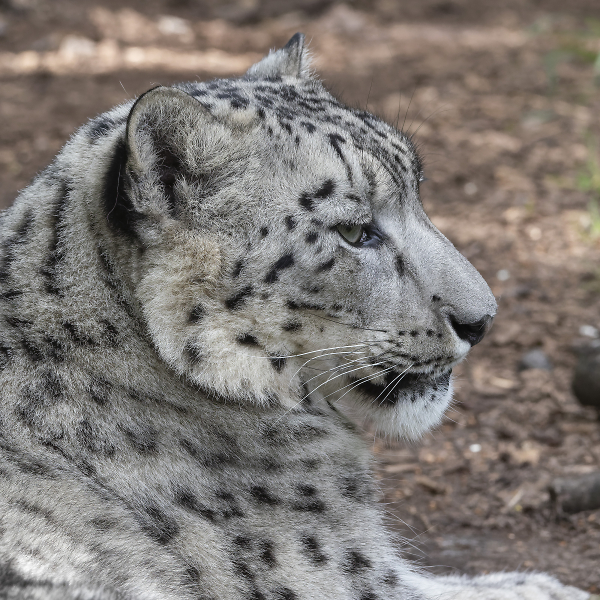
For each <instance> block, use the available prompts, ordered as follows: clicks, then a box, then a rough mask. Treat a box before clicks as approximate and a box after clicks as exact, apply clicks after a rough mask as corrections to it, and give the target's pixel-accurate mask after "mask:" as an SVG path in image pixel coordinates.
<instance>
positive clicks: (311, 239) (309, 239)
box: [304, 231, 319, 244]
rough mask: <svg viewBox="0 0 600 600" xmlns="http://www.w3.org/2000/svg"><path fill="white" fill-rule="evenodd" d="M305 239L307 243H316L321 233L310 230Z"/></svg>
mask: <svg viewBox="0 0 600 600" xmlns="http://www.w3.org/2000/svg"><path fill="white" fill-rule="evenodd" d="M304 239H305V240H306V243H307V244H314V243H315V242H316V241H317V240H318V239H319V234H318V233H316V232H315V231H309V232H308V233H307V234H306V236H305V238H304Z"/></svg>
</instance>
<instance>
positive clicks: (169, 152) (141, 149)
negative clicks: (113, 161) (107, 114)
mask: <svg viewBox="0 0 600 600" xmlns="http://www.w3.org/2000/svg"><path fill="white" fill-rule="evenodd" d="M207 119H208V120H212V117H211V115H210V114H209V113H208V111H206V109H205V108H204V107H203V106H202V105H201V104H200V103H199V102H198V101H197V100H195V99H194V98H192V97H191V96H190V95H189V94H186V93H185V92H183V91H182V90H179V89H176V88H171V87H163V86H159V87H155V88H153V89H151V90H149V91H148V92H146V93H145V94H142V95H141V96H140V97H139V98H138V99H137V101H136V102H135V104H134V105H133V107H132V109H131V112H130V113H129V118H128V121H127V133H126V143H127V149H128V152H127V155H128V167H129V168H130V169H131V170H132V171H133V172H134V173H135V174H137V175H138V176H141V175H143V174H146V173H149V172H152V174H153V175H154V176H155V177H156V178H157V179H158V182H159V183H160V186H161V188H162V189H163V190H164V193H165V195H166V197H167V200H171V199H172V196H173V185H174V183H175V176H176V174H177V173H178V172H180V171H182V169H183V168H184V164H185V155H186V153H187V146H188V138H189V135H190V133H191V131H193V129H194V128H197V127H198V126H199V125H200V122H201V121H202V120H207Z"/></svg>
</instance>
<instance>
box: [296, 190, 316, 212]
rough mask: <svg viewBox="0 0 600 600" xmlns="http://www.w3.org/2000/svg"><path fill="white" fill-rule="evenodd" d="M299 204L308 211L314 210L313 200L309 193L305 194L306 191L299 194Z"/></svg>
mask: <svg viewBox="0 0 600 600" xmlns="http://www.w3.org/2000/svg"><path fill="white" fill-rule="evenodd" d="M299 202H300V206H301V207H302V208H304V209H306V210H308V211H313V210H315V201H314V199H313V198H312V197H311V196H310V194H307V193H306V192H303V193H302V194H300V200H299Z"/></svg>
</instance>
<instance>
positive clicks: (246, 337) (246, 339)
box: [236, 333, 259, 346]
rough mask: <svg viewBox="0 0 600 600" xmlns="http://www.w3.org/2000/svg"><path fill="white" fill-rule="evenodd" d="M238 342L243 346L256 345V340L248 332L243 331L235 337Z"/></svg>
mask: <svg viewBox="0 0 600 600" xmlns="http://www.w3.org/2000/svg"><path fill="white" fill-rule="evenodd" d="M236 341H237V342H238V344H242V345H243V346H258V345H259V344H258V340H257V339H256V338H255V337H254V336H253V335H252V334H250V333H244V334H242V335H239V336H238V337H237V338H236Z"/></svg>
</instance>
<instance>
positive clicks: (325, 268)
mask: <svg viewBox="0 0 600 600" xmlns="http://www.w3.org/2000/svg"><path fill="white" fill-rule="evenodd" d="M334 264H335V258H330V259H329V260H328V261H327V262H325V263H322V264H320V265H319V266H318V267H317V273H322V272H324V271H330V270H331V269H332V268H333V265H334Z"/></svg>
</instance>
